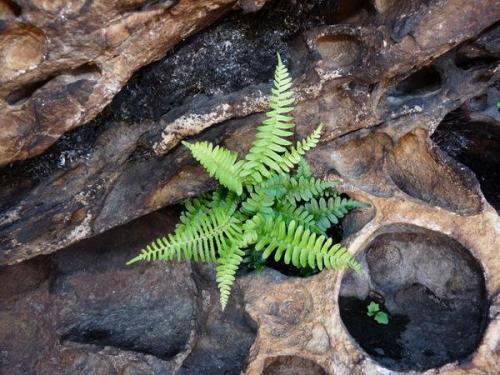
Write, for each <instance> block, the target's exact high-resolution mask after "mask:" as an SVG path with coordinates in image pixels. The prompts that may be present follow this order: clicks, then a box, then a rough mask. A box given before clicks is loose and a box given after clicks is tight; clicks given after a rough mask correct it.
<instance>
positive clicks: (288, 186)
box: [127, 55, 366, 309]
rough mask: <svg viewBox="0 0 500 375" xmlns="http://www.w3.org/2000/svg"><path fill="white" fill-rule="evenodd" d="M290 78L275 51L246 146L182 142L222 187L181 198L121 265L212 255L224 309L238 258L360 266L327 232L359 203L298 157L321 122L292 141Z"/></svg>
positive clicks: (311, 265) (210, 259)
mask: <svg viewBox="0 0 500 375" xmlns="http://www.w3.org/2000/svg"><path fill="white" fill-rule="evenodd" d="M291 87H292V79H291V77H290V75H289V73H288V71H287V69H286V67H285V66H284V65H283V63H282V61H281V58H280V57H279V55H278V65H277V67H276V71H275V75H274V87H273V89H272V95H271V98H270V107H271V108H270V111H269V112H267V114H266V119H265V120H264V121H263V123H262V124H260V125H259V126H258V128H257V135H256V137H255V140H254V141H253V143H252V146H251V148H250V151H249V153H248V154H247V155H246V156H245V158H244V159H243V160H238V155H237V154H236V153H235V152H232V151H230V150H227V149H225V148H224V147H221V146H214V145H212V144H211V143H209V142H197V143H194V144H192V143H188V142H183V144H184V145H185V146H186V147H187V148H188V149H189V150H190V151H191V153H192V154H193V156H194V158H195V159H196V160H198V161H199V162H200V163H201V165H202V166H203V167H204V168H205V169H206V170H207V172H208V173H209V174H210V176H212V177H214V178H216V179H217V180H218V181H219V183H220V184H221V187H220V188H218V189H217V190H215V191H214V192H213V193H210V194H203V195H201V196H199V197H196V198H191V199H188V200H186V201H185V211H184V212H183V213H182V214H181V217H180V223H179V224H178V225H177V226H176V228H175V231H174V233H173V234H168V235H166V236H165V237H161V238H158V239H156V240H155V241H153V242H152V243H151V244H149V245H148V246H147V247H146V248H145V249H143V250H142V251H141V252H140V253H139V254H138V255H137V256H136V257H135V258H133V259H131V260H130V261H129V262H128V263H127V264H132V263H136V262H139V261H156V260H167V261H170V260H179V261H180V260H193V261H199V262H213V263H215V264H217V267H216V281H217V284H218V287H219V290H220V303H221V306H222V309H224V308H225V306H226V304H227V302H228V299H229V294H230V291H231V287H232V284H233V283H234V281H235V276H236V271H237V270H238V268H239V267H240V265H241V263H242V261H243V260H244V258H249V262H250V263H251V264H254V265H256V266H257V268H259V267H260V265H261V263H262V261H263V260H265V259H267V258H268V257H270V256H271V255H273V256H274V260H275V261H276V262H279V261H282V260H283V261H284V262H285V264H287V265H288V264H290V263H291V264H292V265H293V266H295V267H297V268H308V267H309V268H312V269H319V270H322V269H323V268H341V267H351V268H352V269H354V270H356V271H358V270H359V268H360V265H359V264H358V262H357V261H356V260H355V259H354V258H353V257H352V255H351V254H350V253H349V252H348V251H347V249H346V248H345V247H343V246H342V245H341V244H335V243H333V241H332V239H330V238H327V236H326V231H327V229H328V228H329V227H330V226H331V225H332V224H337V223H338V222H339V219H340V218H342V217H343V216H344V215H345V214H346V213H347V212H348V211H349V210H351V209H353V208H358V207H365V206H366V205H365V204H364V203H361V202H358V201H355V200H353V199H349V198H341V197H340V196H338V194H337V193H336V192H335V191H334V190H332V188H333V187H334V186H335V185H336V182H333V181H328V180H322V179H319V178H316V177H314V176H313V175H312V173H311V170H310V168H309V166H308V165H307V164H306V162H305V161H304V159H303V156H304V154H305V153H306V151H308V150H310V149H311V148H313V147H315V146H316V144H317V143H318V141H319V138H320V133H321V130H322V128H323V125H321V124H320V125H319V126H318V127H317V128H316V130H314V131H313V132H312V133H311V134H310V135H309V136H308V137H307V138H305V139H304V140H302V141H299V142H297V143H295V144H292V142H291V141H290V139H289V137H290V136H292V135H293V132H292V129H293V128H294V126H295V125H294V123H293V117H292V116H291V115H290V113H291V112H292V111H293V102H294V97H293V91H292V90H291Z"/></svg>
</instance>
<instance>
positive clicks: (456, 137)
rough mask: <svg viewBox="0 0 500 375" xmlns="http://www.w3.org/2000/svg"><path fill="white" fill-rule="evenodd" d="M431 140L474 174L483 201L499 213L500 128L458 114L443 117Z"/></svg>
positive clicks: (496, 125) (457, 112)
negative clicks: (479, 186)
mask: <svg viewBox="0 0 500 375" xmlns="http://www.w3.org/2000/svg"><path fill="white" fill-rule="evenodd" d="M432 140H433V141H434V142H435V143H436V144H437V145H438V146H439V147H440V148H441V149H442V150H443V151H444V152H446V153H447V154H448V155H449V156H451V157H452V158H454V159H456V160H457V161H459V162H460V163H462V164H464V165H466V166H467V167H469V168H470V169H471V170H472V171H473V172H474V174H475V175H476V177H477V179H478V181H479V184H480V185H481V191H482V192H483V195H484V196H485V198H486V200H487V201H488V202H489V203H490V204H491V205H492V206H493V207H494V208H495V209H496V210H497V211H500V189H499V188H498V186H500V124H496V123H493V122H486V121H478V120H472V119H471V118H470V117H468V116H467V115H466V114H465V113H464V112H462V111H461V110H457V111H454V112H451V113H449V114H448V115H446V117H445V118H444V119H443V121H442V122H441V124H440V125H439V126H438V127H437V129H436V131H435V132H434V134H433V135H432Z"/></svg>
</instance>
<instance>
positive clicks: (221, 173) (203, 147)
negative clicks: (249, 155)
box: [182, 142, 243, 195]
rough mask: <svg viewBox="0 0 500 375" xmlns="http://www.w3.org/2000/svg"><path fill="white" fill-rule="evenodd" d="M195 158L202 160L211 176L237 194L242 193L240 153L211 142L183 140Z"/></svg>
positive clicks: (201, 162)
mask: <svg viewBox="0 0 500 375" xmlns="http://www.w3.org/2000/svg"><path fill="white" fill-rule="evenodd" d="M182 144H183V145H184V146H186V147H187V148H188V149H189V150H190V151H191V153H192V154H193V156H194V158H195V159H196V160H198V161H199V162H200V164H201V165H203V167H204V168H205V169H206V170H207V172H208V173H209V174H210V176H211V177H215V178H216V179H217V180H218V181H219V182H220V183H221V184H222V185H224V186H225V187H227V188H228V189H229V190H231V191H234V192H235V193H236V194H238V195H241V193H242V192H243V185H242V183H241V179H240V178H239V177H238V174H239V170H240V166H241V164H242V162H241V161H239V162H237V161H236V159H237V158H238V155H237V154H236V153H235V152H231V151H229V150H226V149H225V148H224V147H220V146H215V147H214V145H213V144H211V143H210V142H197V143H194V144H191V143H188V142H182Z"/></svg>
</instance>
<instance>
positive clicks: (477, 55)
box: [455, 46, 498, 70]
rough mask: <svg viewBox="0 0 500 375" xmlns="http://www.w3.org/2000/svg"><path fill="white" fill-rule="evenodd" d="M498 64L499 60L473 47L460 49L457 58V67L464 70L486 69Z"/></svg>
mask: <svg viewBox="0 0 500 375" xmlns="http://www.w3.org/2000/svg"><path fill="white" fill-rule="evenodd" d="M497 62H498V58H496V57H494V56H491V55H490V54H488V53H487V52H485V51H483V50H481V49H477V48H474V47H473V46H472V47H470V46H468V47H464V48H462V49H460V50H459V51H458V52H457V54H456V56H455V65H456V66H457V67H458V68H460V69H463V70H469V69H478V68H484V67H488V66H490V65H494V64H496V63H497Z"/></svg>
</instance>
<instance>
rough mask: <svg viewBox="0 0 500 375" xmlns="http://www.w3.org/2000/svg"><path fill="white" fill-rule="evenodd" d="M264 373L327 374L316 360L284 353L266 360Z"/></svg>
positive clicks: (266, 374)
mask: <svg viewBox="0 0 500 375" xmlns="http://www.w3.org/2000/svg"><path fill="white" fill-rule="evenodd" d="M262 374H263V375H326V374H327V372H326V371H325V370H324V369H323V367H321V366H320V365H318V364H317V363H316V362H313V361H311V360H310V359H307V358H301V357H297V356H291V355H283V356H278V357H272V358H268V359H267V360H266V364H265V368H264V371H263V372H262Z"/></svg>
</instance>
